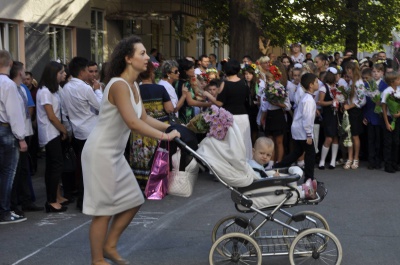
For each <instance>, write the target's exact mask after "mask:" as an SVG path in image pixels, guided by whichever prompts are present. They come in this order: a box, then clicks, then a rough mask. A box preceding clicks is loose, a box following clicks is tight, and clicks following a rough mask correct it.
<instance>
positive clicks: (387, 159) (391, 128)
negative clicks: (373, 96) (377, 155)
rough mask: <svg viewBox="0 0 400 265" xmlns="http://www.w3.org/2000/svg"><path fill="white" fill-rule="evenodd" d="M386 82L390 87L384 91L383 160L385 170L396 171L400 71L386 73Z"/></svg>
mask: <svg viewBox="0 0 400 265" xmlns="http://www.w3.org/2000/svg"><path fill="white" fill-rule="evenodd" d="M385 82H386V84H388V87H387V88H386V89H385V90H384V91H383V92H382V96H381V98H382V101H381V104H382V113H383V120H384V121H385V129H384V130H383V160H384V163H385V171H386V172H388V173H395V172H396V171H397V170H399V168H398V165H397V162H398V157H399V132H400V128H399V127H400V124H399V122H398V121H399V120H398V118H399V117H400V91H399V90H398V88H397V87H398V86H400V73H398V72H390V73H386V77H385Z"/></svg>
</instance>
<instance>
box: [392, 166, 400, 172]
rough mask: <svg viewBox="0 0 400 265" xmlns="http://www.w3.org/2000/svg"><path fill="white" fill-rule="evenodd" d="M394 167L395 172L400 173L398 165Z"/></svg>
mask: <svg viewBox="0 0 400 265" xmlns="http://www.w3.org/2000/svg"><path fill="white" fill-rule="evenodd" d="M392 167H393V170H394V171H400V168H399V166H398V165H393V166H392Z"/></svg>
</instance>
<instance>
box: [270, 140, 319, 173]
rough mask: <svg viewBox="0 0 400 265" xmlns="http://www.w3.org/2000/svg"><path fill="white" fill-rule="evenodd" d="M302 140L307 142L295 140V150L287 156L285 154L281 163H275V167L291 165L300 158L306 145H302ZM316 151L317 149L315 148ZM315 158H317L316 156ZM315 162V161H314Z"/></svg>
mask: <svg viewBox="0 0 400 265" xmlns="http://www.w3.org/2000/svg"><path fill="white" fill-rule="evenodd" d="M302 142H305V141H304V140H303V141H302V140H294V150H293V152H291V153H290V154H288V155H287V156H285V157H284V158H283V159H282V161H280V162H279V163H276V164H275V165H274V167H275V168H280V167H289V166H290V165H291V164H292V163H293V162H295V161H296V160H297V158H299V157H300V156H301V155H302V154H303V152H304V147H303V145H302ZM314 152H315V150H314ZM314 159H315V158H314ZM314 162H315V161H314Z"/></svg>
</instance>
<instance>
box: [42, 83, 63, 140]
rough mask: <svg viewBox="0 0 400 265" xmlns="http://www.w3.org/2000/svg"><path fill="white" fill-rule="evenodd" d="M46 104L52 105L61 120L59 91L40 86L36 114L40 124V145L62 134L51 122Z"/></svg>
mask: <svg viewBox="0 0 400 265" xmlns="http://www.w3.org/2000/svg"><path fill="white" fill-rule="evenodd" d="M44 105H51V106H52V107H53V111H54V114H55V115H56V117H57V118H58V119H59V120H60V121H61V113H60V106H61V105H60V97H59V95H58V92H56V93H51V92H50V90H49V89H48V88H47V87H45V86H43V87H42V88H39V89H38V91H37V94H36V116H37V124H38V134H39V145H40V146H41V147H42V146H45V145H46V144H47V143H48V142H50V141H51V140H53V139H54V138H56V137H57V136H59V135H60V131H59V130H58V129H57V128H56V127H55V126H54V125H53V124H52V123H51V122H50V120H49V117H48V116H47V113H46V110H45V109H44Z"/></svg>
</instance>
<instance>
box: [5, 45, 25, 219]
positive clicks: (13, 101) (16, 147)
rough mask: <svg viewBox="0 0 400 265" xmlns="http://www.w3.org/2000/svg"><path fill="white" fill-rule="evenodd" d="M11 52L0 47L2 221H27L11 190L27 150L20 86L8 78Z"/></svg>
mask: <svg viewBox="0 0 400 265" xmlns="http://www.w3.org/2000/svg"><path fill="white" fill-rule="evenodd" d="M11 66H12V60H11V54H10V53H9V52H8V51H5V50H0V224H11V223H18V222H22V221H25V220H26V218H25V217H22V216H19V215H16V214H15V213H13V212H12V211H11V209H10V201H11V191H12V185H13V181H14V176H15V171H16V169H17V163H18V159H19V151H21V152H26V151H27V150H28V146H27V145H26V142H25V118H24V117H25V116H24V114H25V113H24V112H23V110H22V108H21V104H18V103H20V102H21V100H20V96H19V93H18V90H17V85H16V84H15V83H14V82H13V81H12V80H11V79H10V78H9V77H8V75H9V73H10V69H11Z"/></svg>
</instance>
